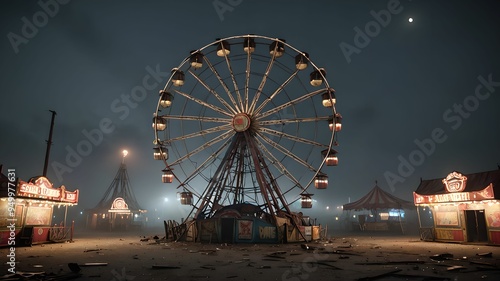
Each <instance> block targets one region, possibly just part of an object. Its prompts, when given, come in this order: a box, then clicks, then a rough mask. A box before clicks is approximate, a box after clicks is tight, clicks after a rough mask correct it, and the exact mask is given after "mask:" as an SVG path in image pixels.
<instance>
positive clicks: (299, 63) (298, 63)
mask: <svg viewBox="0 0 500 281" xmlns="http://www.w3.org/2000/svg"><path fill="white" fill-rule="evenodd" d="M308 58H309V54H308V53H302V54H298V55H296V56H295V67H296V68H297V69H298V70H304V69H306V68H307V63H308V61H309V59H308Z"/></svg>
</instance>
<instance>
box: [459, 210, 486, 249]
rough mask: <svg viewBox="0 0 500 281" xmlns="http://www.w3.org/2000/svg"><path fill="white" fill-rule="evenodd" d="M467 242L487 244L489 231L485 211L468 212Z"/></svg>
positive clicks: (466, 212)
mask: <svg viewBox="0 0 500 281" xmlns="http://www.w3.org/2000/svg"><path fill="white" fill-rule="evenodd" d="M465 220H466V228H467V242H487V241H488V232H487V231H488V230H487V227H486V217H485V216H484V210H466V211H465Z"/></svg>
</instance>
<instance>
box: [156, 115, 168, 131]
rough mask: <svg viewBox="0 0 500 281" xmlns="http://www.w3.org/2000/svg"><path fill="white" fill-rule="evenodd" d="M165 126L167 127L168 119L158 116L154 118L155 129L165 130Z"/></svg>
mask: <svg viewBox="0 0 500 281" xmlns="http://www.w3.org/2000/svg"><path fill="white" fill-rule="evenodd" d="M165 128H167V121H165V120H164V119H163V118H161V117H158V116H156V117H154V118H153V129H155V130H157V131H163V130H165Z"/></svg>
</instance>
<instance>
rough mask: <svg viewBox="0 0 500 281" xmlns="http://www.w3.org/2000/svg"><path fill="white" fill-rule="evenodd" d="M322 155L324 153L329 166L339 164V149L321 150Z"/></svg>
mask: <svg viewBox="0 0 500 281" xmlns="http://www.w3.org/2000/svg"><path fill="white" fill-rule="evenodd" d="M321 155H323V158H325V164H326V165H327V166H337V165H338V164H339V158H338V157H337V151H335V150H333V149H325V150H323V151H321Z"/></svg>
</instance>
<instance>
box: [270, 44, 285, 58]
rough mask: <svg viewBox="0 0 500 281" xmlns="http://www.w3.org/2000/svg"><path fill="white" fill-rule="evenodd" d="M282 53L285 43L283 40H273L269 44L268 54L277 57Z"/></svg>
mask: <svg viewBox="0 0 500 281" xmlns="http://www.w3.org/2000/svg"><path fill="white" fill-rule="evenodd" d="M281 41H284V40H281ZM284 53H285V44H283V42H280V41H274V42H273V43H272V44H271V45H269V54H271V56H274V57H276V58H279V57H281V56H282V55H283V54H284Z"/></svg>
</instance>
